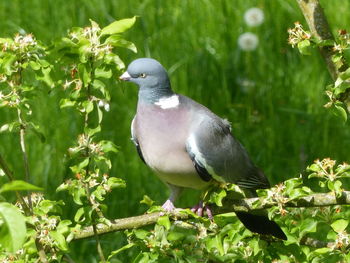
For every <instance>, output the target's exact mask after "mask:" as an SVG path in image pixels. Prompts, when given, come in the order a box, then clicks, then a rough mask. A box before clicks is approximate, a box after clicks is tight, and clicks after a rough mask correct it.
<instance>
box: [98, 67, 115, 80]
mask: <svg viewBox="0 0 350 263" xmlns="http://www.w3.org/2000/svg"><path fill="white" fill-rule="evenodd" d="M95 77H96V78H104V79H110V78H111V77H112V70H111V69H108V70H106V69H105V68H96V69H95Z"/></svg>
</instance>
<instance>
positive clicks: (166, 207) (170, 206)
mask: <svg viewBox="0 0 350 263" xmlns="http://www.w3.org/2000/svg"><path fill="white" fill-rule="evenodd" d="M162 208H163V210H164V211H165V212H162V213H161V215H164V214H165V213H169V212H173V211H174V210H175V209H176V207H175V206H174V204H173V202H172V201H171V200H169V199H168V200H166V201H165V203H164V204H163V205H162Z"/></svg>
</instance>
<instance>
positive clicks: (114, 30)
mask: <svg viewBox="0 0 350 263" xmlns="http://www.w3.org/2000/svg"><path fill="white" fill-rule="evenodd" d="M135 21H136V16H134V17H132V18H126V19H121V20H117V21H114V22H113V23H111V24H109V25H108V26H106V27H104V28H102V30H101V36H104V35H113V34H118V33H123V32H125V31H126V30H128V29H129V28H131V27H132V26H133V25H134V24H135Z"/></svg>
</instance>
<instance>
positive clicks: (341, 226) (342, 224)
mask: <svg viewBox="0 0 350 263" xmlns="http://www.w3.org/2000/svg"><path fill="white" fill-rule="evenodd" d="M348 224H349V221H348V220H345V219H338V220H337V221H335V222H333V223H332V224H331V227H332V228H333V230H334V231H335V232H337V233H339V232H342V231H344V230H345V229H346V227H347V226H348Z"/></svg>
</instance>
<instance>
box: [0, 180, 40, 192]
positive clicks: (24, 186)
mask: <svg viewBox="0 0 350 263" xmlns="http://www.w3.org/2000/svg"><path fill="white" fill-rule="evenodd" d="M9 191H43V189H42V188H40V187H37V186H35V185H32V184H30V183H27V182H25V181H22V180H14V181H11V182H9V183H6V184H4V185H3V186H2V187H1V188H0V193H4V192H9Z"/></svg>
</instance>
